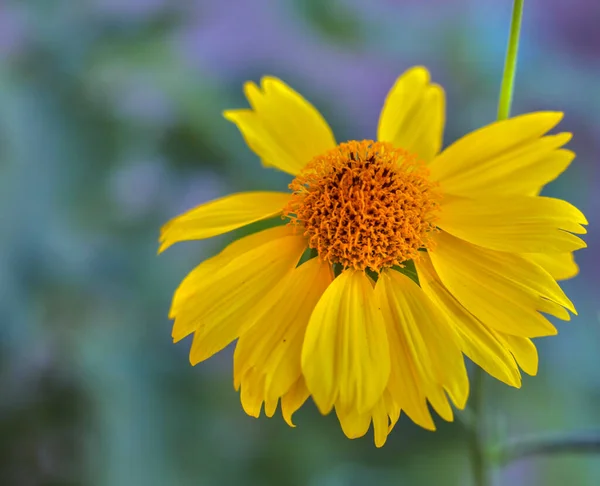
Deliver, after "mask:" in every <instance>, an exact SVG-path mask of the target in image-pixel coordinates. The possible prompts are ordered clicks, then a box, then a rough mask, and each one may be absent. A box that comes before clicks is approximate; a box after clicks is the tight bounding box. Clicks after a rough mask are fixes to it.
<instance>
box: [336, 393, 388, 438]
mask: <svg viewBox="0 0 600 486" xmlns="http://www.w3.org/2000/svg"><path fill="white" fill-rule="evenodd" d="M380 401H381V400H380ZM335 414H336V415H337V418H338V420H339V421H340V425H341V426H342V430H343V432H344V434H345V435H346V437H348V439H358V438H359V437H362V436H363V435H365V434H366V433H367V431H368V430H369V426H370V425H371V411H368V412H358V411H357V410H356V409H354V408H348V409H344V408H343V407H335Z"/></svg>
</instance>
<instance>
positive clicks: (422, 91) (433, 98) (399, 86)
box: [377, 66, 446, 162]
mask: <svg viewBox="0 0 600 486" xmlns="http://www.w3.org/2000/svg"><path fill="white" fill-rule="evenodd" d="M445 110H446V107H445V97H444V90H443V89H442V88H441V87H440V86H438V85H437V84H432V83H431V82H430V76H429V72H428V71H427V69H425V68H424V67H420V66H417V67H413V68H411V69H409V70H408V71H406V72H405V73H404V74H402V75H401V76H400V77H399V78H398V79H397V81H396V83H395V84H394V86H393V88H392V89H391V90H390V92H389V93H388V95H387V98H386V100H385V103H384V105H383V110H382V111H381V116H380V117H379V127H378V130H377V138H378V140H379V141H382V142H391V143H392V144H393V145H394V146H396V147H401V148H404V149H405V150H407V151H408V152H411V153H415V154H417V155H418V156H419V158H420V159H422V160H425V161H427V162H429V161H430V160H431V159H433V157H435V156H436V155H437V153H438V152H439V151H440V148H441V146H442V137H443V135H444V122H445V116H446V115H445Z"/></svg>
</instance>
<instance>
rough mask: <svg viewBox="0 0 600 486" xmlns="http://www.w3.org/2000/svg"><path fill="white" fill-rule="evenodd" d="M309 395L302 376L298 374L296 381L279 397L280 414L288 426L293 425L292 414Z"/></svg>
mask: <svg viewBox="0 0 600 486" xmlns="http://www.w3.org/2000/svg"><path fill="white" fill-rule="evenodd" d="M309 396H310V393H309V391H308V388H307V387H306V382H305V381H304V377H303V376H300V378H298V380H296V383H294V385H293V386H292V387H291V388H290V389H289V391H288V392H287V393H286V394H285V395H284V396H283V397H282V398H281V414H282V415H283V419H284V420H285V421H286V423H287V424H288V425H289V426H290V427H295V425H294V423H293V422H292V415H294V413H295V412H296V411H297V410H298V409H299V408H300V407H301V406H302V405H303V404H304V402H305V401H306V399H307V398H308V397H309Z"/></svg>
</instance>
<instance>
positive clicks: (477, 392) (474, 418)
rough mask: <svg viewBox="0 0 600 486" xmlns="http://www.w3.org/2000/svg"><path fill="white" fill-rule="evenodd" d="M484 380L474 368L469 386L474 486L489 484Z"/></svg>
mask: <svg viewBox="0 0 600 486" xmlns="http://www.w3.org/2000/svg"><path fill="white" fill-rule="evenodd" d="M484 378H485V375H484V372H483V370H482V369H481V368H480V367H479V366H476V367H475V372H474V373H473V380H472V385H471V390H472V392H471V403H470V407H471V418H470V420H471V430H470V431H469V447H470V449H471V467H472V471H473V484H474V486H488V485H489V484H490V478H489V469H488V458H487V455H486V451H487V447H486V437H485V424H484V420H485V416H484V412H483V409H484V405H485V403H484Z"/></svg>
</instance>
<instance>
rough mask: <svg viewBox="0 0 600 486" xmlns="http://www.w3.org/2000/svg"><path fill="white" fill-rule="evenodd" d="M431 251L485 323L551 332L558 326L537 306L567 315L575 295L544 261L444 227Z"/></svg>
mask: <svg viewBox="0 0 600 486" xmlns="http://www.w3.org/2000/svg"><path fill="white" fill-rule="evenodd" d="M436 240H437V245H436V247H435V248H434V249H433V250H432V251H430V252H429V255H430V257H431V261H432V263H433V266H434V268H435V271H436V272H437V274H438V275H439V277H440V280H441V281H442V283H443V284H444V286H445V287H446V288H447V289H448V291H449V292H450V293H451V294H452V295H453V296H454V297H455V298H456V300H458V301H459V302H460V303H461V304H462V305H463V306H464V307H466V308H467V310H468V311H469V312H471V313H472V314H473V315H474V316H475V317H477V318H478V319H479V320H480V321H482V322H483V323H484V324H485V325H487V326H489V327H491V328H493V329H497V330H499V331H502V332H506V333H508V334H514V335H517V336H523V337H537V336H549V335H552V334H556V329H555V328H554V326H553V325H552V324H550V322H548V320H547V319H546V318H544V317H543V316H542V315H540V314H539V313H538V312H537V311H538V310H543V311H544V312H548V313H552V314H553V315H556V316H557V317H559V318H564V314H562V311H561V310H560V309H561V306H562V307H566V308H567V309H569V310H571V311H572V312H574V310H575V308H574V307H573V304H572V303H571V301H570V300H569V299H568V298H567V296H566V295H565V294H564V293H563V291H562V290H561V289H560V287H559V286H558V284H557V283H556V282H555V281H554V279H553V278H552V277H551V276H550V274H548V272H546V271H545V270H544V269H542V268H541V267H540V266H538V265H536V264H534V263H531V262H529V261H528V260H526V259H524V258H522V257H520V256H519V255H515V254H511V253H505V252H498V251H493V250H487V249H485V248H481V247H478V246H475V245H472V244H470V243H467V242H466V241H463V240H460V239H458V238H455V237H454V236H451V235H449V234H448V233H446V232H444V231H441V232H439V233H438V234H437V235H436Z"/></svg>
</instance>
